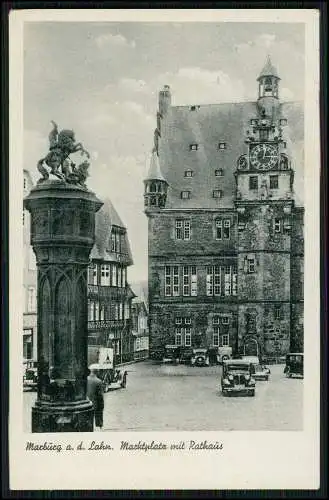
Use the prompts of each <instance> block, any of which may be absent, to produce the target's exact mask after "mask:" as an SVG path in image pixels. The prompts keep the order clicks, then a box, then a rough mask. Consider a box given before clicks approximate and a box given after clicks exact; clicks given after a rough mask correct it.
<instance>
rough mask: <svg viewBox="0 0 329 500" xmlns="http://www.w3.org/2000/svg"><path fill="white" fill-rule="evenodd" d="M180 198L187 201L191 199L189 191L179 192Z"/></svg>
mask: <svg viewBox="0 0 329 500" xmlns="http://www.w3.org/2000/svg"><path fill="white" fill-rule="evenodd" d="M180 197H181V199H182V200H189V199H190V197H191V191H181V193H180Z"/></svg>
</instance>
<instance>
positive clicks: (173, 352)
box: [162, 344, 181, 364]
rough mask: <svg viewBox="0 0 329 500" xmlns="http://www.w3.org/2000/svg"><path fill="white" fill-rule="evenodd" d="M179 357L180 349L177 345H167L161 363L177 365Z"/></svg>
mask: <svg viewBox="0 0 329 500" xmlns="http://www.w3.org/2000/svg"><path fill="white" fill-rule="evenodd" d="M180 356H181V348H180V347H179V346H177V345H171V344H167V345H166V346H165V352H164V355H163V358H162V363H165V364H167V363H172V364H178V363H179V360H180Z"/></svg>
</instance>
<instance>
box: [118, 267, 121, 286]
mask: <svg viewBox="0 0 329 500" xmlns="http://www.w3.org/2000/svg"><path fill="white" fill-rule="evenodd" d="M118 287H119V288H121V287H122V268H121V266H118Z"/></svg>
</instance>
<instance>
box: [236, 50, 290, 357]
mask: <svg viewBox="0 0 329 500" xmlns="http://www.w3.org/2000/svg"><path fill="white" fill-rule="evenodd" d="M279 80H280V78H279V76H278V73H277V71H276V69H275V68H274V67H273V65H272V63H271V61H270V59H269V58H268V59H267V61H266V64H265V66H264V68H263V70H262V71H261V73H260V76H259V77H258V82H259V94H258V100H257V103H256V106H255V108H254V109H255V112H254V116H250V118H249V122H248V124H246V125H247V130H246V135H245V154H243V155H241V156H240V157H239V158H238V160H237V167H236V172H235V177H236V199H235V206H236V210H237V218H238V237H237V240H238V245H237V253H238V297H239V305H238V309H239V313H238V314H239V321H238V324H239V332H238V343H239V350H240V352H242V353H245V354H246V355H247V354H249V355H259V356H261V355H262V354H265V355H267V356H280V355H281V356H282V355H284V354H285V353H286V352H288V351H289V346H290V345H289V344H290V305H289V304H290V258H291V236H290V233H291V214H292V212H293V209H294V201H293V179H294V173H293V171H292V169H291V164H290V161H289V153H288V151H287V143H286V138H285V125H286V123H287V120H286V119H285V117H284V116H281V112H280V110H281V106H280V101H279ZM261 346H262V347H261Z"/></svg>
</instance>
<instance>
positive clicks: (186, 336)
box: [185, 327, 192, 347]
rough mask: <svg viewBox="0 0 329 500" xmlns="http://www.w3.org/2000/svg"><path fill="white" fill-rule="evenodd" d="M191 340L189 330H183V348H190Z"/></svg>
mask: <svg viewBox="0 0 329 500" xmlns="http://www.w3.org/2000/svg"><path fill="white" fill-rule="evenodd" d="M191 345H192V339H191V328H189V327H188V328H185V346H186V347H191Z"/></svg>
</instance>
